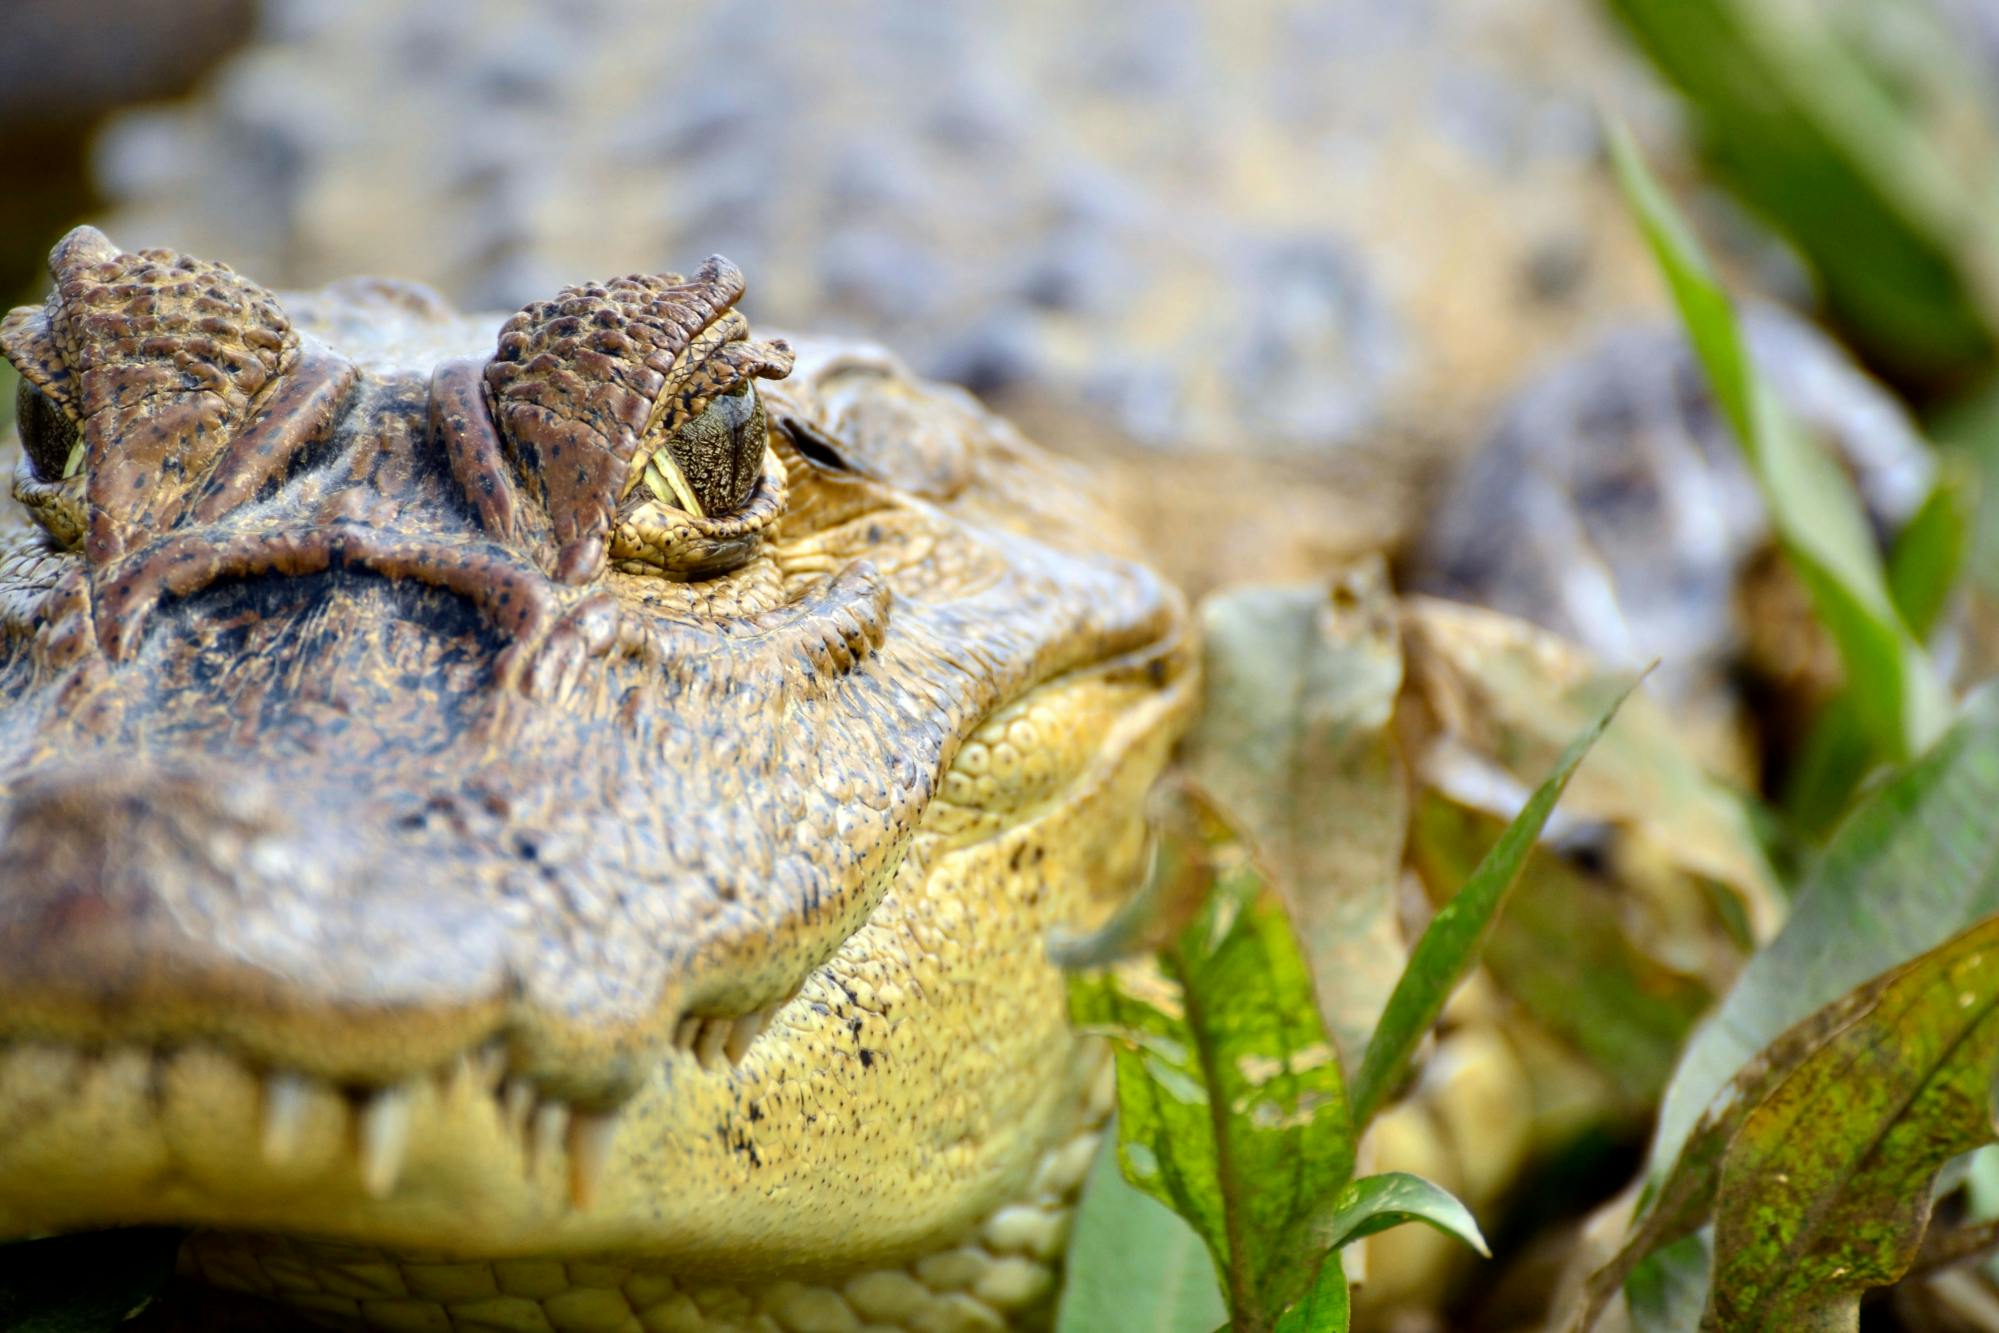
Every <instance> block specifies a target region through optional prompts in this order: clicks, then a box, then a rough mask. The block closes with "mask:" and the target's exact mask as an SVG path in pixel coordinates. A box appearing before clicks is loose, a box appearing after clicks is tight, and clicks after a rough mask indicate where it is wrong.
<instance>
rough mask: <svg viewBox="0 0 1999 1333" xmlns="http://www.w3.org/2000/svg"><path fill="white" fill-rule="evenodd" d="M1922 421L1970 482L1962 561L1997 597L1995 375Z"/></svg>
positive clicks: (1998, 390)
mask: <svg viewBox="0 0 1999 1333" xmlns="http://www.w3.org/2000/svg"><path fill="white" fill-rule="evenodd" d="M1923 425H1924V429H1925V430H1926V431H1927V432H1928V433H1929V435H1930V438H1931V439H1933V440H1935V441H1936V442H1937V448H1938V451H1939V452H1940V453H1941V454H1942V455H1943V456H1944V457H1945V458H1946V459H1949V458H1957V459H1961V460H1963V463H1964V467H1965V470H1966V472H1968V473H1969V474H1970V476H1971V477H1972V479H1973V480H1974V482H1975V486H1974V488H1973V489H1974V491H1975V497H1974V498H1975V501H1976V503H1975V504H1974V505H1973V513H1974V514H1975V515H1976V519H1975V521H1974V523H1973V525H1972V528H1973V531H1972V537H1971V551H1970V554H1969V556H1968V558H1967V563H1968V565H1969V568H1970V572H1971V579H1972V582H1973V584H1974V585H1975V586H1976V587H1977V588H1979V589H1980V590H1982V591H1983V592H1984V593H1985V595H1986V596H1987V597H1988V598H1990V597H1995V596H1999V379H1994V380H1989V381H1987V382H1986V383H1985V384H1984V385H1982V386H1980V387H1979V388H1978V389H1976V390H1974V391H1972V392H1970V393H1967V394H1964V395H1963V396H1961V397H1959V398H1958V399H1956V400H1955V401H1953V402H1951V403H1950V404H1948V405H1947V406H1945V407H1943V408H1941V409H1939V410H1938V411H1936V412H1935V413H1933V414H1932V415H1931V416H1930V417H1929V418H1928V419H1927V420H1925V421H1924V423H1923Z"/></svg>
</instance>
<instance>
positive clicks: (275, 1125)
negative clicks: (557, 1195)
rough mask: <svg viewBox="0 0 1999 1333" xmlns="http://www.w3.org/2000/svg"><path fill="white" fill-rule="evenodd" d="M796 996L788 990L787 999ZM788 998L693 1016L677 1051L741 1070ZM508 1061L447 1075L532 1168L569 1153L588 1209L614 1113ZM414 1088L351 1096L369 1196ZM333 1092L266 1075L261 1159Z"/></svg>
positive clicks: (284, 1156)
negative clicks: (509, 1070)
mask: <svg viewBox="0 0 1999 1333" xmlns="http://www.w3.org/2000/svg"><path fill="white" fill-rule="evenodd" d="M796 994H797V991H796V990H794V991H793V992H792V995H793V996H795V995H796ZM791 998H792V996H786V997H785V998H784V999H783V1000H780V1001H779V1002H778V1003H776V1004H773V1005H771V1006H769V1007H768V1008H764V1009H759V1010H757V1011H756V1012H754V1013H749V1014H744V1015H741V1016H740V1017H735V1018H728V1017H721V1018H708V1017H702V1016H699V1015H689V1016H688V1017H686V1018H683V1019H682V1020H681V1022H680V1026H679V1028H678V1029H677V1030H676V1031H675V1033H674V1045H675V1046H676V1047H678V1048H679V1049H680V1050H682V1051H685V1052H688V1053H689V1054H691V1055H693V1057H694V1058H695V1060H696V1061H698V1062H699V1063H700V1065H701V1067H702V1068H703V1069H707V1070H716V1069H720V1068H721V1067H722V1063H723V1061H724V1060H726V1061H727V1062H728V1064H729V1065H732V1066H733V1065H735V1064H738V1063H740V1062H741V1060H742V1058H743V1056H744V1054H745V1053H746V1052H747V1051H748V1050H749V1048H750V1044H751V1043H752V1042H754V1041H755V1040H756V1039H757V1038H758V1037H759V1036H761V1035H762V1034H763V1032H764V1030H765V1029H766V1028H767V1027H769V1026H770V1022H771V1019H772V1018H774V1017H776V1015H777V1011H778V1010H779V1009H780V1008H782V1007H783V1006H784V1005H785V1004H786V1003H789V1001H790V1000H791ZM506 1063H507V1056H506V1050H505V1048H504V1047H503V1046H501V1045H500V1044H499V1043H492V1044H489V1045H487V1046H486V1047H484V1048H482V1049H481V1050H480V1051H478V1052H477V1053H475V1054H472V1055H468V1056H465V1057H463V1058H461V1059H460V1060H459V1061H457V1062H456V1063H455V1065H454V1066H453V1068H452V1070H451V1071H450V1076H458V1077H472V1078H475V1079H477V1080H478V1081H479V1084H480V1085H481V1086H482V1087H484V1088H485V1089H486V1090H487V1091H488V1092H489V1093H492V1094H494V1096H495V1098H496V1100H497V1102H498V1105H499V1111H500V1116H501V1120H502V1123H503V1124H504V1125H505V1126H506V1128H507V1131H508V1133H509V1135H510V1136H511V1137H512V1138H514V1139H515V1140H516V1141H518V1142H519V1143H520V1145H521V1151H522V1153H523V1155H524V1156H525V1158H526V1163H527V1169H528V1170H529V1171H533V1170H534V1168H535V1165H536V1163H538V1162H542V1161H546V1160H548V1159H549V1158H550V1157H551V1156H552V1155H554V1154H556V1153H564V1152H566V1156H567V1159H568V1176H569V1197H570V1202H571V1203H572V1204H574V1205H575V1206H576V1207H577V1208H588V1207H589V1206H590V1203H591V1201H592V1200H593V1199H594V1198H595V1197H596V1195H597V1186H598V1183H599V1182H600V1181H601V1180H602V1179H603V1174H604V1164H605V1162H607V1161H608V1160H609V1159H610V1154H611V1143H612V1140H613V1139H615V1138H616V1137H617V1129H618V1111H617V1110H616V1109H612V1110H609V1111H579V1110H577V1109H575V1108H573V1107H571V1106H570V1105H569V1104H568V1103H567V1102H563V1101H560V1100H557V1099H554V1098H550V1097H545V1096H542V1095H541V1094H540V1093H539V1092H538V1091H537V1090H536V1088H535V1086H534V1084H533V1083H531V1082H530V1081H529V1080H527V1079H526V1078H522V1077H519V1076H515V1077H512V1078H509V1077H507V1075H506ZM440 1081H442V1080H440ZM420 1083H421V1081H420V1080H418V1079H411V1080H409V1081H407V1082H403V1083H398V1084H395V1085H393V1086H391V1087H386V1088H376V1089H373V1090H371V1091H367V1092H361V1093H357V1094H354V1096H353V1097H352V1099H351V1100H352V1102H353V1105H354V1140H355V1152H356V1160H357V1162H358V1164H359V1167H360V1172H361V1187H362V1188H363V1189H364V1190H366V1191H367V1192H368V1194H369V1195H370V1196H371V1197H373V1198H376V1199H386V1198H388V1197H389V1196H390V1195H391V1194H393V1193H394V1192H395V1188H396V1183H397V1182H398V1181H399V1180H400V1179H401V1178H402V1173H403V1164H404V1162H405V1160H406V1159H407V1157H408V1155H409V1142H410V1126H411V1122H412V1121H413V1119H414V1117H415V1104H416V1099H417V1095H418V1092H419V1091H420ZM329 1090H330V1089H329V1085H327V1084H326V1083H325V1082H324V1081H322V1080H319V1079H315V1078H313V1077H312V1076H310V1075H306V1074H297V1073H290V1072H278V1073H273V1074H269V1075H267V1076H266V1077H265V1079H264V1105H263V1127H262V1133H261V1136H260V1139H259V1147H260V1148H261V1150H262V1152H263V1157H264V1161H265V1162H267V1163H269V1164H270V1165H272V1166H283V1165H285V1164H286V1163H288V1162H290V1161H292V1160H293V1159H294V1158H295V1157H296V1156H297V1154H298V1152H299V1149H300V1148H301V1147H302V1146H303V1140H304V1131H305V1121H306V1114H307V1110H308V1108H309V1107H310V1106H311V1104H312V1102H313V1099H314V1097H315V1095H317V1094H322V1093H325V1092H328V1091H329Z"/></svg>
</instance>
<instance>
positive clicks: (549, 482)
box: [486, 257, 792, 567]
mask: <svg viewBox="0 0 1999 1333" xmlns="http://www.w3.org/2000/svg"><path fill="white" fill-rule="evenodd" d="M742 294H743V275H742V273H741V272H740V271H738V270H737V268H736V267H735V265H733V264H731V263H729V262H728V261H727V260H725V259H721V258H719V257H714V258H710V259H709V260H708V261H707V262H705V263H704V264H702V266H701V268H700V269H699V270H698V271H697V272H696V273H695V274H694V276H693V277H691V278H683V277H681V276H680V275H679V274H677V273H666V274H658V275H653V276H640V275H636V274H635V275H632V276H629V277H623V278H617V279H614V280H612V281H611V282H608V283H595V282H593V283H586V284H584V285H582V286H576V287H566V288H564V289H563V290H562V291H561V292H560V293H558V294H557V295H556V296H555V298H554V299H553V300H548V301H537V302H535V303H534V304H532V305H529V306H528V307H526V308H525V309H523V310H522V311H521V312H520V313H519V314H517V315H515V316H514V317H513V318H512V319H510V320H508V321H507V323H506V325H505V326H504V327H503V328H502V329H501V330H500V345H499V350H498V351H497V352H496V353H495V354H494V356H493V359H492V361H491V363H490V364H489V365H488V366H487V367H486V389H487V393H488V395H489V397H490V402H491V408H492V414H493V420H494V422H495V424H496V425H498V427H499V429H500V433H501V435H502V437H503V438H504V440H505V441H506V446H507V448H508V451H509V453H510V456H511V459H512V463H513V466H514V470H515V473H516V475H517V478H518V480H519V482H520V484H521V485H522V486H523V487H524V489H525V490H526V491H527V493H528V494H529V495H531V496H532V497H534V498H535V499H536V500H538V501H539V502H540V504H541V506H542V508H543V509H544V510H545V511H546V513H547V514H548V517H549V520H550V523H551V527H552V535H553V537H554V539H555V542H556V544H557V546H558V547H560V548H562V549H563V550H564V551H565V552H575V551H579V550H587V551H588V552H589V556H588V558H587V559H585V560H582V561H578V560H576V559H575V558H573V556H572V557H571V558H566V559H564V560H562V561H560V562H559V563H560V564H562V565H563V566H564V567H575V566H576V565H577V564H579V563H580V564H588V565H596V564H598V563H600V562H601V559H602V554H601V552H602V548H603V544H604V540H605V538H606V536H607V535H608V534H609V532H610V530H611V527H612V524H613V522H614V519H615V517H616V514H617V509H618V503H619V501H620V499H621V498H622V497H623V496H624V495H625V494H626V492H627V491H628V490H629V489H630V487H629V485H628V484H627V483H628V480H629V478H630V476H631V470H632V466H633V459H634V457H635V456H636V455H637V454H638V451H639V446H640V444H641V443H642V442H643V441H646V440H656V439H658V438H660V437H662V436H664V435H668V434H671V433H672V432H673V431H674V430H675V429H677V428H678V427H679V426H680V425H682V424H684V423H685V422H687V421H689V420H692V419H693V418H694V417H696V416H698V415H699V414H700V413H701V412H702V411H703V410H704V409H705V408H706V407H707V406H708V404H709V403H710V402H711V401H712V400H713V399H714V398H716V397H717V396H719V395H721V394H725V393H728V392H729V391H731V390H732V389H734V388H735V387H737V386H738V385H740V384H741V383H742V382H743V381H744V380H746V379H750V378H764V379H781V378H783V377H784V376H785V375H787V374H789V373H790V371H791V365H792V354H791V349H790V347H789V346H787V345H786V344H785V343H784V341H783V340H782V339H771V340H769V341H757V340H752V339H751V338H750V337H749V323H748V321H746V320H745V319H744V318H743V317H742V315H740V314H739V313H737V312H736V310H735V309H734V306H735V303H736V301H737V300H738V299H739V298H740V297H741V296H742Z"/></svg>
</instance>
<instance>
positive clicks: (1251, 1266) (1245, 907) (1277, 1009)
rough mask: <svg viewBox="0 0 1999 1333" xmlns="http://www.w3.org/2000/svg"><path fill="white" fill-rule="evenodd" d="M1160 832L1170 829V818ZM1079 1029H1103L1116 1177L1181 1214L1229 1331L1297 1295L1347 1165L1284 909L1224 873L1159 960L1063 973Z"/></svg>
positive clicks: (1240, 870) (1254, 883) (1337, 1083)
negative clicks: (1202, 1249)
mask: <svg viewBox="0 0 1999 1333" xmlns="http://www.w3.org/2000/svg"><path fill="white" fill-rule="evenodd" d="M1168 827H1169V835H1170V829H1171V828H1172V826H1171V825H1169V826H1168ZM1070 995H1071V1009H1072V1012H1073V1015H1074V1017H1075V1019H1076V1022H1077V1024H1078V1025H1079V1026H1080V1027H1082V1028H1083V1029H1084V1030H1086V1031H1093V1032H1098V1033H1102V1034H1104V1035H1106V1036H1108V1037H1110V1038H1111V1041H1112V1049H1113V1051H1114V1052H1115V1057H1116V1061H1117V1086H1118V1152H1119V1160H1120V1162H1121V1164H1122V1165H1123V1168H1124V1173H1125V1177H1126V1179H1128V1180H1130V1181H1131V1182H1132V1183H1133V1184H1134V1185H1137V1186H1138V1187H1139V1188H1140V1189H1143V1190H1145V1191H1146V1192H1147V1193H1149V1194H1151V1195H1153V1196H1154V1197H1155V1198H1158V1199H1160V1200H1162V1201H1163V1202H1165V1203H1167V1204H1169V1205H1171V1206H1172V1208H1173V1209H1174V1211H1176V1212H1178V1213H1179V1214H1180V1215H1181V1216H1182V1217H1184V1218H1186V1219H1187V1220H1188V1221H1189V1222H1191V1223H1192V1224H1193V1226H1194V1228H1195V1230H1196V1231H1198V1232H1199V1233H1200V1235H1201V1237H1202V1239H1203V1240H1205V1241H1206V1242H1207V1245H1208V1248H1209V1250H1210V1251H1211V1253H1212V1254H1213V1255H1214V1259H1215V1264H1216V1267H1217V1268H1218V1269H1219V1270H1220V1271H1221V1273H1222V1274H1223V1276H1224V1283H1225V1286H1226V1289H1227V1294H1228V1302H1229V1309H1230V1313H1231V1316H1232V1318H1233V1319H1234V1322H1235V1327H1236V1329H1237V1330H1239V1333H1263V1331H1264V1330H1267V1329H1269V1328H1270V1327H1271V1325H1272V1323H1273V1321H1274V1320H1275V1319H1276V1317H1277V1315H1278V1313H1279V1312H1280V1311H1282V1310H1284V1309H1286V1308H1287V1307H1289V1306H1290V1305H1291V1304H1293V1303H1294V1302H1296V1301H1297V1300H1299V1299H1300V1298H1301V1297H1303V1296H1304V1295H1305V1291H1306V1288H1307V1286H1308V1284H1309V1283H1310V1282H1311V1281H1312V1275H1313V1273H1314V1272H1315V1271H1316V1270H1317V1261H1318V1258H1319V1254H1320V1250H1321V1247H1319V1246H1318V1244H1317V1240H1316V1233H1315V1231H1314V1229H1313V1226H1312V1221H1313V1218H1314V1217H1315V1216H1316V1215H1317V1214H1318V1213H1319V1212H1320V1211H1321V1210H1322V1209H1323V1207H1324V1206H1325V1204H1326V1203H1327V1202H1328V1201H1329V1200H1330V1199H1332V1198H1333V1196H1334V1195H1335V1194H1336V1193H1337V1192H1338V1190H1339V1189H1340V1187H1341V1186H1342V1185H1344V1184H1345V1183H1346V1181H1347V1179H1348V1177H1349V1176H1351V1175H1352V1172H1353V1161H1354V1156H1353V1154H1354V1138H1353V1128H1352V1123H1351V1121H1350V1120H1349V1118H1348V1113H1347V1101H1346V1090H1345V1087H1344V1084H1343V1082H1342V1079H1341V1077H1340V1067H1339V1060H1338V1057H1337V1055H1336V1053H1335V1052H1334V1050H1333V1047H1332V1044H1331V1042H1330V1041H1329V1040H1328V1039H1327V1037H1326V1033H1325V1030H1324V1028H1323V1026H1322V1025H1321V1024H1320V1022H1319V1019H1318V1014H1317V1012H1316V1010H1315V1008H1314V1004H1313V999H1312V983H1311V978H1310V976H1309V975H1308V973H1307V971H1306V967H1305V962H1304V959H1303V958H1302V957H1301V955H1300V954H1299V951H1298V946H1297V943H1296V941H1295V940H1294V938H1293V937H1292V934H1291V927H1290V924H1289V923H1288V922H1287V921H1286V919H1285V916H1284V912H1283V909H1282V907H1281V906H1280V905H1279V904H1278V902H1277V901H1276V899H1275V898H1274V897H1273V896H1272V895H1271V894H1270V893H1269V892H1267V891H1266V889H1265V887H1264V884H1263V881H1262V879H1261V877H1260V876H1259V875H1258V874H1257V873H1256V871H1255V870H1254V869H1253V868H1252V867H1251V866H1249V865H1248V864H1246V863H1244V864H1238V865H1235V866H1232V867H1228V868H1226V869H1225V870H1224V872H1223V873H1222V874H1221V876H1220V878H1219V879H1218V881H1217V883H1216V884H1215V887H1214V890H1213V892H1212V893H1211V894H1210V896H1209V898H1208V901H1207V903H1206V904H1205V905H1204V906H1203V907H1202V909H1201V911H1200V912H1199V913H1197V914H1196V916H1195V917H1194V919H1193V921H1192V922H1190V923H1189V924H1188V925H1187V927H1186V928H1185V929H1184V930H1182V931H1181V932H1180V934H1179V936H1178V937H1177V938H1176V939H1175V940H1174V941H1173V942H1172V943H1171V945H1170V946H1169V947H1168V948H1167V949H1165V950H1164V951H1162V952H1161V953H1160V955H1159V956H1158V958H1157V959H1156V960H1142V961H1138V962H1133V963H1128V964H1125V965H1123V966H1121V967H1119V968H1117V969H1115V970H1113V971H1110V972H1106V973H1102V974H1097V975H1079V976H1076V977H1072V978H1071V981H1070Z"/></svg>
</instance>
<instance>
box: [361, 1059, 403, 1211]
mask: <svg viewBox="0 0 1999 1333" xmlns="http://www.w3.org/2000/svg"><path fill="white" fill-rule="evenodd" d="M360 1139H361V1188H362V1189H365V1190H366V1191H368V1193H369V1194H370V1195H371V1196H373V1197H374V1198H377V1199H386V1198H388V1197H389V1195H390V1193H391V1192H393V1191H394V1189H395V1188H396V1180H397V1178H398V1177H400V1176H401V1175H402V1173H403V1155H404V1154H405V1153H406V1152H408V1150H409V1143H410V1090H409V1087H408V1086H407V1085H403V1086H398V1087H394V1088H384V1089H382V1090H381V1091H380V1092H378V1093H376V1094H375V1095H374V1096H372V1097H370V1098H369V1099H368V1100H367V1102H366V1103H364V1104H363V1105H362V1107H361V1124H360Z"/></svg>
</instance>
